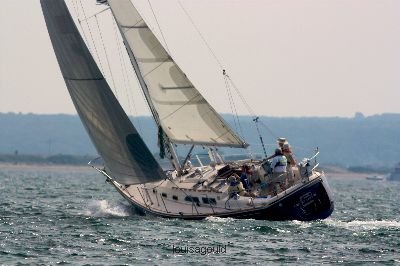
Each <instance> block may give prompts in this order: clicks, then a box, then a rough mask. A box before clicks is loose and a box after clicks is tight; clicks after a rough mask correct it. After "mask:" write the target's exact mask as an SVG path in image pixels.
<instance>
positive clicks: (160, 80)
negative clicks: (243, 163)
mask: <svg viewBox="0 0 400 266" xmlns="http://www.w3.org/2000/svg"><path fill="white" fill-rule="evenodd" d="M108 4H109V5H110V8H111V10H112V13H113V15H114V18H115V20H116V22H117V24H118V25H119V27H120V30H121V33H122V35H123V38H124V41H125V46H126V48H127V50H128V53H129V55H130V58H131V59H134V60H131V61H132V64H133V66H134V68H135V71H136V70H137V71H136V74H137V76H138V79H139V81H140V84H141V87H142V90H143V91H144V94H145V96H146V98H147V99H146V100H147V102H148V103H149V106H150V107H151V108H154V111H155V113H156V117H155V118H156V120H157V119H158V124H159V125H160V126H161V127H162V129H163V131H164V132H165V134H166V135H167V137H168V139H169V140H170V141H172V142H174V143H190V144H196V145H206V146H207V145H208V146H229V147H240V148H244V147H247V146H248V145H247V144H246V143H245V142H244V141H243V140H242V139H241V138H240V137H239V136H238V135H237V134H236V133H235V132H234V131H233V130H232V129H231V128H230V127H229V125H228V124H227V123H226V122H225V121H224V120H223V119H222V117H221V116H220V115H219V114H218V113H217V112H216V111H215V110H214V108H213V107H212V106H211V105H210V104H209V103H208V102H207V100H206V99H204V97H203V96H202V95H201V94H200V92H199V91H198V90H197V89H196V88H195V86H194V85H193V84H192V83H191V82H190V80H189V79H188V78H187V76H186V75H185V73H184V72H183V71H182V70H181V69H180V68H179V66H178V65H177V64H176V62H175V61H174V60H173V59H172V58H171V56H170V55H169V54H168V52H167V51H166V50H165V49H164V47H163V46H162V44H161V43H160V42H159V41H158V40H157V38H156V37H155V35H154V34H153V32H152V31H151V30H150V29H149V27H148V26H147V24H146V23H145V21H144V19H143V18H142V17H141V15H140V14H139V12H138V11H137V9H136V8H135V7H134V6H133V4H132V2H131V1H129V0H108ZM153 115H154V114H153Z"/></svg>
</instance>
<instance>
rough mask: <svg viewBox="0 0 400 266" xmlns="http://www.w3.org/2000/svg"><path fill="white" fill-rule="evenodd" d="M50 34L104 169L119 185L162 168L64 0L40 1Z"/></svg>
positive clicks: (154, 176) (157, 174) (153, 177)
mask: <svg viewBox="0 0 400 266" xmlns="http://www.w3.org/2000/svg"><path fill="white" fill-rule="evenodd" d="M40 2H41V5H42V10H43V14H44V17H45V20H46V25H47V29H48V31H49V35H50V39H51V42H52V44H53V48H54V51H55V54H56V57H57V60H58V64H59V66H60V68H61V72H62V75H63V77H64V80H65V83H66V85H67V88H68V91H69V93H70V95H71V98H72V101H73V103H74V105H75V108H76V110H77V111H78V114H79V116H80V118H81V120H82V122H83V124H84V126H85V127H86V130H87V132H88V133H89V135H90V138H91V139H92V141H93V143H94V145H95V147H96V149H97V151H98V152H99V154H100V155H101V156H102V158H103V160H104V162H105V164H106V167H107V171H108V172H109V174H110V175H111V176H112V177H113V178H114V179H115V180H116V181H118V182H120V183H122V184H136V183H145V182H151V181H157V180H161V179H163V178H164V173H163V171H162V169H161V167H160V166H159V164H158V163H157V161H156V160H155V159H154V157H153V156H152V154H151V152H150V151H149V149H148V148H147V147H146V145H145V144H144V142H143V140H142V138H141V137H140V136H139V134H138V132H137V131H136V129H135V128H134V126H133V125H132V123H131V121H130V120H129V118H128V117H127V115H126V114H125V112H124V111H123V109H122V107H121V106H120V104H119V103H118V100H117V99H116V98H115V96H114V94H113V93H112V91H111V89H110V87H109V86H108V84H107V82H106V81H105V79H104V77H103V75H102V74H101V72H100V70H99V68H98V67H97V65H96V63H95V61H94V59H93V57H92V56H91V54H90V52H89V50H88V48H87V47H86V45H85V43H84V41H83V40H82V37H81V36H80V34H79V32H78V30H77V28H76V26H75V24H74V22H73V20H72V17H71V15H70V13H69V11H68V8H67V6H66V4H65V3H64V1H63V0H41V1H40Z"/></svg>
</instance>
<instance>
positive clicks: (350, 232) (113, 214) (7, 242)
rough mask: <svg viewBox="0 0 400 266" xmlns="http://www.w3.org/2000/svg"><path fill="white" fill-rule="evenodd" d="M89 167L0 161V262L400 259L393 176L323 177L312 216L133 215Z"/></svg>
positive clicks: (399, 194)
mask: <svg viewBox="0 0 400 266" xmlns="http://www.w3.org/2000/svg"><path fill="white" fill-rule="evenodd" d="M104 181H105V179H104V178H103V177H102V176H101V175H99V174H97V173H96V172H95V171H94V170H93V171H92V170H91V169H84V168H62V169H59V168H57V167H53V168H51V167H50V168H49V167H45V168H41V167H18V166H13V167H4V166H0V264H3V265H14V264H19V265H37V264H43V265H55V264H64V265H68V264H69V265H123V264H125V265H130V264H135V265H142V264H146V265H147V264H150V265H153V264H173V263H176V264H193V265H218V264H221V265H225V264H242V265H243V264H244V263H246V264H247V263H251V264H262V265H265V264H268V265H272V264H287V263H289V264H296V265H298V264H307V265H309V264H323V263H326V264H338V263H345V264H347V263H349V264H354V263H358V264H372V263H378V264H388V265H400V216H399V214H400V204H399V202H400V182H385V181H383V182H382V181H369V180H365V179H346V177H343V178H341V179H329V181H330V185H331V187H332V190H333V192H334V194H335V200H336V206H335V211H334V212H333V214H332V216H331V217H330V218H328V219H326V220H320V221H313V222H299V221H285V222H277V221H256V220H238V219H231V218H224V219H222V218H215V217H210V218H208V219H205V220H202V221H185V220H178V219H163V218H158V217H151V216H140V215H138V214H136V213H135V210H134V209H133V208H132V207H131V206H130V205H129V204H128V203H127V202H126V201H125V200H124V199H123V198H122V197H121V196H120V195H119V193H118V192H117V191H115V190H114V188H113V187H111V186H110V185H109V184H107V183H105V182H104Z"/></svg>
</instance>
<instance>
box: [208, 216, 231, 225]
mask: <svg viewBox="0 0 400 266" xmlns="http://www.w3.org/2000/svg"><path fill="white" fill-rule="evenodd" d="M205 220H206V221H207V222H213V223H228V222H232V221H234V220H235V219H233V218H229V217H228V218H221V217H214V216H209V217H206V219H205Z"/></svg>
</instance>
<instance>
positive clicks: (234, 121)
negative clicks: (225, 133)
mask: <svg viewBox="0 0 400 266" xmlns="http://www.w3.org/2000/svg"><path fill="white" fill-rule="evenodd" d="M224 81H225V87H226V91H227V94H228V99H229V106H230V108H231V112H232V114H233V115H234V116H233V123H234V124H235V129H236V130H238V129H239V128H238V125H237V124H236V116H235V112H234V110H233V109H234V108H233V103H232V101H233V99H232V93H231V90H230V87H229V84H228V81H227V79H226V78H225V76H224ZM240 134H242V133H240Z"/></svg>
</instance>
